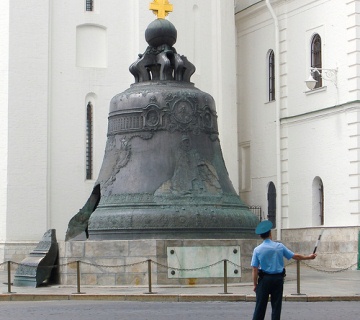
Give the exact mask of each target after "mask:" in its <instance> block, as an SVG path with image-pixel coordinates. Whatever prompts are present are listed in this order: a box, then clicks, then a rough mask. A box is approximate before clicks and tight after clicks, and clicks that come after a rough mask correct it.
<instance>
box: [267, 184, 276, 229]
mask: <svg viewBox="0 0 360 320" xmlns="http://www.w3.org/2000/svg"><path fill="white" fill-rule="evenodd" d="M267 200H268V214H267V215H268V219H269V220H270V221H271V222H272V223H273V226H274V228H275V227H276V188H275V185H274V183H273V182H272V181H271V182H270V183H269V186H268V193H267Z"/></svg>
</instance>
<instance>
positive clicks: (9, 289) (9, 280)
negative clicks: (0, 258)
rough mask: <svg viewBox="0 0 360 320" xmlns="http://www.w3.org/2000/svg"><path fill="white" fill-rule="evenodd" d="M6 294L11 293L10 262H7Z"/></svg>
mask: <svg viewBox="0 0 360 320" xmlns="http://www.w3.org/2000/svg"><path fill="white" fill-rule="evenodd" d="M7 274H8V293H11V261H8V262H7Z"/></svg>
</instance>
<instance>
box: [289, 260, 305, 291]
mask: <svg viewBox="0 0 360 320" xmlns="http://www.w3.org/2000/svg"><path fill="white" fill-rule="evenodd" d="M296 289H297V290H296V292H297V293H295V294H294V293H293V294H292V295H299V296H300V295H303V293H300V260H297V261H296Z"/></svg>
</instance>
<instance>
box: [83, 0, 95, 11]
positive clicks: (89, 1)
mask: <svg viewBox="0 0 360 320" xmlns="http://www.w3.org/2000/svg"><path fill="white" fill-rule="evenodd" d="M85 9H86V11H94V0H86V4H85Z"/></svg>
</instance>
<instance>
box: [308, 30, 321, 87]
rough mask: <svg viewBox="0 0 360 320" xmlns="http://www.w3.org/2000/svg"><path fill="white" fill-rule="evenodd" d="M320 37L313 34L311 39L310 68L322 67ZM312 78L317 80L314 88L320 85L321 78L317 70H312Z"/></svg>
mask: <svg viewBox="0 0 360 320" xmlns="http://www.w3.org/2000/svg"><path fill="white" fill-rule="evenodd" d="M321 55H322V52H321V37H320V35H319V34H317V33H316V34H314V36H313V38H312V40H311V68H317V69H321V68H322V58H321ZM312 76H313V78H314V79H315V80H316V81H317V82H316V85H315V88H321V87H322V78H321V76H320V74H319V72H313V74H312Z"/></svg>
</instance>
